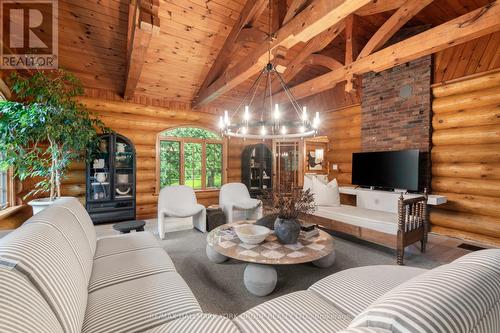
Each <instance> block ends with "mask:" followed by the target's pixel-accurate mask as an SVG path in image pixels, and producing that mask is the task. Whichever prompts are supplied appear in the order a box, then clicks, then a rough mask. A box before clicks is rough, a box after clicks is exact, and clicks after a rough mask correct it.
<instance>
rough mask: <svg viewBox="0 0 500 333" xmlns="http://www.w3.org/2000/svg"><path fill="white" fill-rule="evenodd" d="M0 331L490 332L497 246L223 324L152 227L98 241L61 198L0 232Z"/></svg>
mask: <svg viewBox="0 0 500 333" xmlns="http://www.w3.org/2000/svg"><path fill="white" fill-rule="evenodd" d="M0 332H2V333H4V332H9V333H10V332H12V333H13V332H16V333H33V332H36V333H76V332H85V333H101V332H103V333H104V332H106V333H112V332H113V333H115V332H146V333H177V332H182V333H238V332H240V333H253V332H255V333H257V332H259V333H260V332H264V333H266V332H269V333H281V332H283V333H294V332H297V333H309V332H310V333H322V332H325V333H326V332H328V333H333V332H342V333H391V332H411V333H420V332H436V333H498V332H500V250H495V249H493V250H484V251H478V252H474V253H471V254H469V255H466V256H464V257H462V258H459V259H458V260H456V261H454V262H452V263H450V264H447V265H443V266H441V267H438V268H436V269H433V270H424V269H420V268H412V267H405V266H367V267H359V268H354V269H348V270H344V271H341V272H339V273H336V274H333V275H331V276H329V277H327V278H325V279H323V280H321V281H319V282H317V283H316V284H314V285H313V286H311V287H310V288H309V289H308V290H304V291H298V292H294V293H291V294H288V295H285V296H282V297H278V298H275V299H273V300H271V301H268V302H265V303H263V304H261V305H259V306H257V307H255V308H253V309H250V310H249V311H247V312H245V313H243V314H241V315H239V316H238V317H236V318H235V319H233V320H232V321H231V320H229V319H227V318H226V317H222V316H217V315H210V314H204V313H202V311H201V308H200V306H199V304H198V302H197V301H196V299H195V297H194V296H193V294H192V293H191V291H190V289H189V287H188V286H187V285H186V283H185V282H184V280H183V279H182V277H181V276H180V275H179V274H178V273H177V272H176V270H175V267H174V265H173V263H172V261H171V259H170V258H169V256H168V255H167V253H166V252H165V251H164V250H163V249H162V248H161V247H160V245H159V243H158V242H157V241H156V239H155V237H154V236H153V235H152V234H150V233H147V232H141V233H133V234H126V235H120V236H113V237H107V238H102V239H96V234H95V231H94V227H93V224H92V222H91V221H90V218H89V216H88V214H87V213H86V211H85V209H84V208H83V206H82V205H81V204H80V203H79V202H78V201H77V200H76V199H73V198H63V199H61V200H59V201H58V202H57V203H55V204H54V205H53V206H51V207H50V208H48V209H46V210H44V211H43V212H41V213H39V214H37V215H35V216H34V217H32V218H31V219H30V220H28V221H27V222H26V223H25V224H24V225H23V226H22V227H21V228H19V229H17V230H16V231H14V232H12V233H10V234H9V235H7V236H5V237H4V238H2V239H0Z"/></svg>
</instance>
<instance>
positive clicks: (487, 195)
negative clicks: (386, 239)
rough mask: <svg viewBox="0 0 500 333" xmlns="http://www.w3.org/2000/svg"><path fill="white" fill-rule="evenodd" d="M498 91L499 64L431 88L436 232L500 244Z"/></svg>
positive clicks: (432, 213) (499, 88)
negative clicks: (438, 202)
mask: <svg viewBox="0 0 500 333" xmlns="http://www.w3.org/2000/svg"><path fill="white" fill-rule="evenodd" d="M497 51H498V50H497ZM499 92H500V70H496V71H492V72H488V73H485V74H483V75H473V76H471V77H465V78H462V79H460V80H455V81H452V82H448V83H444V84H440V85H436V86H435V87H434V88H433V95H434V98H435V99H434V102H433V111H434V118H433V129H434V132H433V136H432V140H433V149H432V153H431V156H432V189H433V192H434V193H437V194H443V195H446V196H447V197H448V203H447V204H445V205H443V206H440V207H439V208H436V209H433V210H432V211H431V223H432V231H434V232H437V233H441V234H445V235H449V236H454V237H461V238H465V239H470V240H474V241H479V242H484V243H489V244H493V245H497V246H498V245H500V211H499V208H498V207H500V107H499V105H500V104H499V103H500V98H499V96H500V94H499Z"/></svg>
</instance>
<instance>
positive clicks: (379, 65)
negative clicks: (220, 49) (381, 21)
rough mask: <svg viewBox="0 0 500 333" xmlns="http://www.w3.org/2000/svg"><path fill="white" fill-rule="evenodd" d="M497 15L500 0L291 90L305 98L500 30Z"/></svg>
mask: <svg viewBox="0 0 500 333" xmlns="http://www.w3.org/2000/svg"><path fill="white" fill-rule="evenodd" d="M498 17H500V0H496V1H494V2H491V3H489V4H488V5H486V6H483V7H481V8H478V9H476V10H474V11H472V12H470V13H467V14H465V15H462V16H460V17H458V18H456V19H453V20H451V21H448V22H446V23H443V24H441V25H439V26H437V27H435V28H432V29H429V30H427V31H425V32H422V33H420V34H418V35H416V36H413V37H410V38H408V39H406V40H403V41H401V42H399V43H396V44H394V45H391V46H389V47H387V48H385V49H382V50H380V51H378V52H375V53H373V54H371V55H369V56H366V57H364V58H361V59H359V60H356V61H355V62H353V63H352V64H350V65H347V66H344V67H342V68H339V69H336V70H334V71H331V72H329V73H327V74H324V75H321V76H318V77H316V78H314V79H312V80H309V81H306V82H304V83H301V84H298V85H296V86H295V87H292V88H291V89H290V90H291V92H292V93H293V95H294V96H295V97H296V98H297V99H301V98H305V97H308V96H311V95H315V94H317V93H320V92H322V91H325V90H328V89H331V88H333V87H335V85H336V84H337V83H339V82H342V81H345V80H346V78H348V77H349V76H351V75H355V74H363V73H367V72H370V71H374V72H380V71H383V70H385V69H388V68H391V67H394V66H397V65H400V64H403V63H406V62H408V61H412V60H415V59H418V58H420V57H423V56H425V55H430V54H433V53H436V52H438V51H441V50H444V49H447V48H449V47H451V46H454V45H458V44H462V43H465V42H467V41H470V40H472V39H475V38H478V37H481V36H484V35H487V34H490V33H493V32H496V31H499V30H500V20H498ZM274 100H275V101H277V102H278V103H279V102H284V101H286V100H287V97H286V95H285V94H284V93H283V92H281V93H279V94H277V95H275V96H274Z"/></svg>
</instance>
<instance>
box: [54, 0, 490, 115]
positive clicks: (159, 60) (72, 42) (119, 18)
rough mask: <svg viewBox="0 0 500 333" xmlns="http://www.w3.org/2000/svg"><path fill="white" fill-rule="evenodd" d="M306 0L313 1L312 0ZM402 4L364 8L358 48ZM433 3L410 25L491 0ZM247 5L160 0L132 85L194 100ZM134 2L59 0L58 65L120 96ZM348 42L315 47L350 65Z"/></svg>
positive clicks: (303, 75) (226, 100) (227, 98)
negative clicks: (155, 25)
mask: <svg viewBox="0 0 500 333" xmlns="http://www.w3.org/2000/svg"><path fill="white" fill-rule="evenodd" d="M149 1H153V2H154V1H155V0H149ZM156 1H158V0H156ZM249 1H253V0H249ZM273 1H281V2H282V3H283V2H288V6H290V5H292V3H297V2H301V1H296V0H288V1H285V0H273ZM304 2H305V3H306V4H307V3H308V2H310V0H309V1H304ZM404 2H405V1H401V0H389V1H387V0H386V1H383V0H378V1H372V3H370V4H369V5H367V6H364V7H362V8H361V9H360V10H358V11H357V12H356V14H357V16H356V18H355V26H354V30H353V35H354V39H353V43H354V47H356V48H357V49H358V50H359V51H360V50H361V49H362V48H363V47H364V46H365V44H366V43H367V42H368V41H369V40H370V38H371V37H372V36H373V35H374V34H375V33H376V32H377V30H379V28H380V27H381V26H382V25H383V24H384V23H385V22H386V21H387V20H388V19H389V18H390V17H391V15H393V14H394V13H395V12H396V10H397V8H398V7H399V6H400V5H401V4H402V3H404ZM427 2H430V4H429V5H428V6H426V7H425V8H424V9H423V10H421V11H420V12H418V13H417V14H416V15H415V16H414V17H413V18H412V19H410V20H409V22H408V23H407V24H406V25H405V27H416V26H422V25H428V26H429V27H430V26H437V25H440V24H442V23H445V22H447V21H449V20H451V19H454V18H456V17H458V16H460V15H463V14H466V13H468V12H470V11H472V10H474V9H477V8H479V7H481V6H484V5H486V4H487V3H488V2H491V1H489V0H434V1H427ZM245 3H246V0H159V3H158V4H159V9H158V17H159V21H160V31H159V34H158V35H153V36H152V37H151V41H150V43H149V46H148V48H147V50H146V51H145V55H144V64H143V67H142V70H141V71H140V76H139V77H138V82H137V86H136V88H135V89H134V92H135V94H140V95H145V96H150V97H155V98H160V99H163V100H173V101H178V102H185V103H191V102H193V101H194V100H195V99H196V97H197V96H196V95H197V93H198V91H199V90H200V87H201V86H202V84H203V82H204V80H205V78H206V77H207V74H208V73H209V71H210V68H211V67H212V66H213V64H214V61H215V60H216V58H217V57H218V56H220V55H219V53H220V50H221V49H222V47H223V45H224V43H225V41H226V39H227V37H228V35H229V34H230V32H231V30H232V28H233V26H234V25H235V24H236V22H237V20H238V18H239V16H240V13H241V11H242V10H243V8H244V6H245ZM373 3H375V4H373ZM384 4H389V5H392V8H391V6H389V10H387V11H383V12H378V11H380V7H381V6H382V7H383V6H384ZM129 5H130V0H86V1H80V0H63V1H60V34H59V38H60V65H61V66H62V67H64V68H67V69H69V70H71V71H73V72H75V74H77V75H78V76H79V77H80V78H81V79H82V81H83V83H84V85H85V86H86V87H88V88H97V89H103V90H107V91H111V92H115V93H120V94H121V93H123V92H124V90H125V82H126V80H127V61H128V56H127V38H128V37H127V36H128V33H129V32H128V31H129V28H128V21H129ZM385 9H387V8H385ZM268 16H269V11H268V9H267V8H265V9H264V10H263V12H262V14H261V15H259V16H258V19H257V20H256V21H255V22H254V23H253V27H254V28H257V29H259V30H262V31H267V30H268ZM484 39H485V41H483V42H482V43H488V42H489V41H491V40H493V42H492V43H495V42H496V43H497V50H496V52H498V37H494V38H493V37H491V36H488V37H484ZM345 40H346V36H345V32H344V31H342V32H341V33H340V34H339V35H338V37H336V38H335V39H334V40H333V41H331V42H329V43H328V45H327V46H326V47H324V49H322V50H319V51H318V52H317V53H319V54H323V55H328V56H330V57H332V58H334V59H336V60H338V61H339V62H340V63H342V64H344V63H345V52H346V51H345V50H346V42H345ZM259 44H260V43H255V42H251V41H247V42H245V43H241V44H238V47H237V50H236V52H235V54H234V55H233V56H232V57H231V62H230V65H229V66H232V65H234V64H237V63H238V62H240V61H241V60H242V59H244V58H245V57H247V56H248V55H249V54H250V53H251V52H252V51H253V50H254V49H255V48H257V47H258V46H259ZM476 44H477V43H476ZM481 45H482V44H481ZM486 46H487V45H486ZM486 46H485V47H486ZM493 46H494V45H493ZM304 47H306V43H303V42H300V43H298V44H297V45H295V46H293V47H292V48H291V49H290V50H288V52H287V53H286V56H285V61H290V60H291V59H293V58H294V57H295V56H297V54H299V53H300V52H301V50H303V49H304ZM492 52H493V53H494V52H495V51H494V50H493V51H492ZM450 56H451V55H448V54H447V55H446V57H450ZM443 57H444V56H443ZM442 59H443V58H441V61H442ZM328 71H329V69H327V68H326V67H324V66H319V65H318V64H317V63H316V62H315V61H314V60H310V61H309V63H308V64H306V65H305V66H304V67H303V69H302V70H301V71H300V72H299V73H298V74H297V75H296V76H295V77H293V78H292V79H291V80H290V84H291V85H297V84H299V83H301V82H303V81H306V80H309V79H311V78H314V77H316V76H319V75H322V74H324V73H326V72H328ZM251 82H252V81H251V80H247V81H246V82H243V83H242V84H240V85H238V86H236V87H235V88H234V89H232V90H230V91H229V92H227V93H225V94H224V95H223V96H221V97H219V98H217V99H216V100H215V101H213V102H211V103H210V106H215V107H221V108H222V107H227V106H230V105H231V104H232V103H236V102H237V101H238V99H240V98H241V97H242V96H243V94H244V92H245V91H246V90H247V89H248V88H249V85H250V84H251Z"/></svg>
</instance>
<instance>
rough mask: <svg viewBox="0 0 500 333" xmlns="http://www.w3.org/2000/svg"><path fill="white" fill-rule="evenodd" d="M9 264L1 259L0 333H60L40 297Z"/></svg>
mask: <svg viewBox="0 0 500 333" xmlns="http://www.w3.org/2000/svg"><path fill="white" fill-rule="evenodd" d="M10 264H11V263H5V262H3V261H2V258H0V295H1V296H0V332H4V333H33V332H37V333H62V332H63V330H62V327H61V325H60V324H59V321H58V320H57V318H56V316H55V315H54V313H53V312H52V310H51V308H50V306H49V305H48V304H47V302H46V301H45V300H44V299H43V297H42V295H41V294H40V293H39V292H38V290H37V289H36V288H35V287H34V286H33V285H32V284H31V283H30V281H29V280H28V279H26V277H25V276H24V275H23V274H22V273H20V272H18V271H16V269H15V266H14V265H15V264H14V265H13V266H10Z"/></svg>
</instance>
